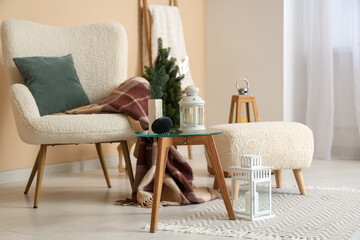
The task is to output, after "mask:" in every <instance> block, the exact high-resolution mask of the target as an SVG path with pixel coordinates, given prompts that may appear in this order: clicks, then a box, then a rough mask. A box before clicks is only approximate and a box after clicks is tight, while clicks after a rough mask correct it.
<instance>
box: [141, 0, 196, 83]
mask: <svg viewBox="0 0 360 240" xmlns="http://www.w3.org/2000/svg"><path fill="white" fill-rule="evenodd" d="M149 13H150V24H151V26H150V27H151V54H152V59H151V61H154V60H155V58H156V56H157V52H158V51H157V48H158V43H157V40H158V38H162V40H163V45H164V47H170V48H171V52H170V56H171V57H174V58H176V60H177V62H176V63H177V64H179V62H180V61H181V60H182V59H184V58H185V56H187V54H186V48H185V40H184V33H183V28H182V22H181V17H180V12H179V9H178V8H177V7H172V6H162V5H149ZM143 25H145V24H143ZM190 61H191V59H190ZM143 65H144V66H149V54H148V49H147V42H146V32H145V27H143ZM189 85H194V82H193V80H192V77H191V73H190V69H189V71H188V72H187V73H186V74H185V78H184V79H183V80H182V81H181V88H183V89H184V88H186V87H187V86H189Z"/></svg>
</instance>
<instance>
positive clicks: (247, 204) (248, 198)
mask: <svg viewBox="0 0 360 240" xmlns="http://www.w3.org/2000/svg"><path fill="white" fill-rule="evenodd" d="M254 203H255V204H254V205H255V206H254V207H255V213H256V212H258V211H259V194H258V193H257V192H255V196H254ZM250 205H251V195H250V191H247V192H246V193H245V212H246V213H249V214H250V213H251V212H250Z"/></svg>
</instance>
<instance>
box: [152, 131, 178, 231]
mask: <svg viewBox="0 0 360 240" xmlns="http://www.w3.org/2000/svg"><path fill="white" fill-rule="evenodd" d="M172 145H173V140H172V138H158V149H157V151H158V152H157V158H156V170H155V182H154V195H153V203H152V212H151V224H150V232H152V233H154V232H156V229H157V222H158V216H159V204H160V197H161V192H162V187H163V183H164V174H165V166H166V159H167V155H168V151H169V147H171V146H172Z"/></svg>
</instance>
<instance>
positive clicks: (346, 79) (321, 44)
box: [297, 0, 360, 159]
mask: <svg viewBox="0 0 360 240" xmlns="http://www.w3.org/2000/svg"><path fill="white" fill-rule="evenodd" d="M299 6H300V9H299V11H301V21H299V23H301V24H299V25H298V26H297V27H299V31H302V34H301V36H302V38H301V40H300V42H301V48H302V56H301V57H303V58H304V59H305V61H304V62H305V64H306V67H305V69H306V74H304V76H306V78H307V79H306V80H305V81H306V83H307V103H306V124H307V125H308V126H309V127H310V128H311V129H312V130H313V133H314V139H315V156H314V158H316V159H360V137H359V136H360V134H359V132H360V131H359V129H360V51H359V49H360V41H359V40H360V36H359V34H360V33H359V32H360V29H359V27H360V16H359V14H360V0H301V4H300V5H299Z"/></svg>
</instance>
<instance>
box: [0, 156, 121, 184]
mask: <svg viewBox="0 0 360 240" xmlns="http://www.w3.org/2000/svg"><path fill="white" fill-rule="evenodd" d="M105 160H106V165H107V167H108V168H112V167H117V166H118V162H119V158H118V157H109V158H106V159H105ZM100 168H101V165H100V161H99V159H90V160H84V161H76V162H68V163H59V164H52V165H46V166H45V171H44V176H47V175H54V174H60V173H65V172H66V173H78V172H85V171H93V170H97V169H100ZM31 170H32V169H31V168H27V169H19V170H13V171H6V172H0V184H4V183H11V182H21V181H27V180H28V178H29V176H30V173H31Z"/></svg>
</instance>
